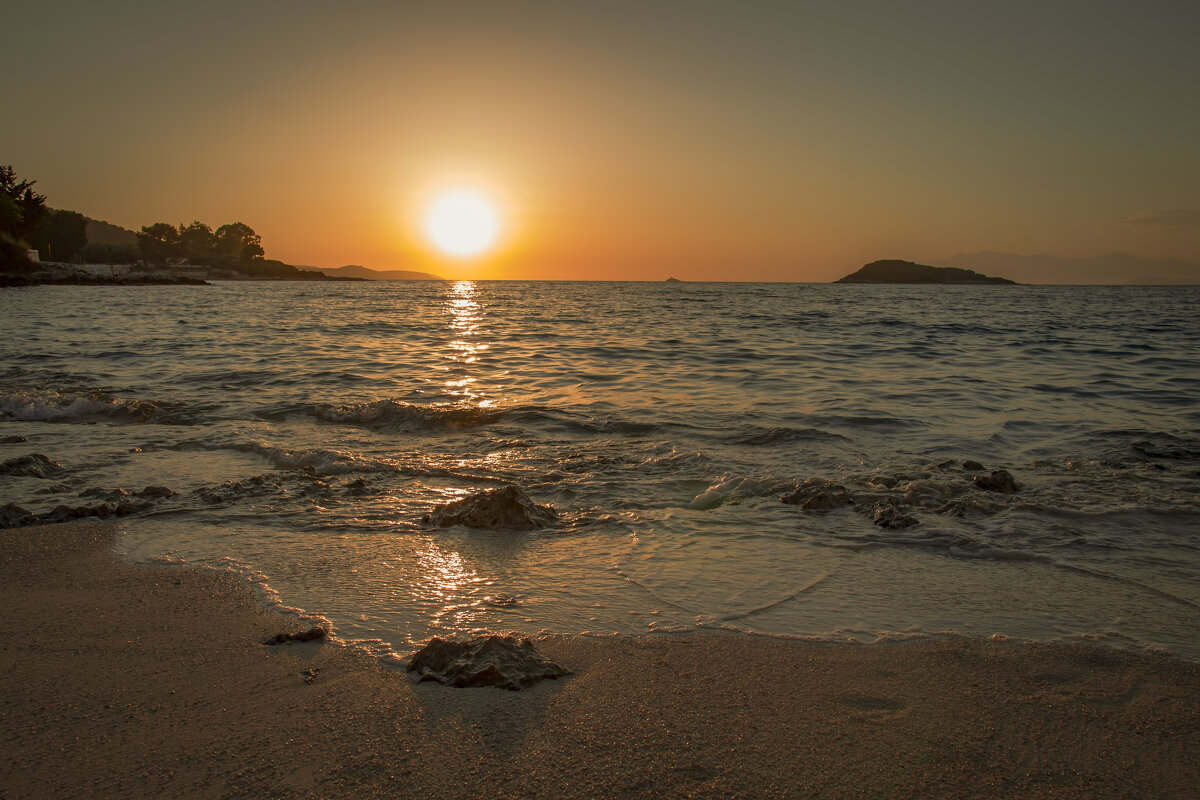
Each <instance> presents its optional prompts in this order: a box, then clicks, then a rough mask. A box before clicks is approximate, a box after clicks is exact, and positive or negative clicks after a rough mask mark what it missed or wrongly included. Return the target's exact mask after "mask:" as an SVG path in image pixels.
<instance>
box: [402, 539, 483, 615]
mask: <svg viewBox="0 0 1200 800" xmlns="http://www.w3.org/2000/svg"><path fill="white" fill-rule="evenodd" d="M415 556H416V560H417V570H418V573H419V574H420V575H421V576H422V578H423V580H422V583H421V586H420V587H417V588H416V591H417V593H418V594H419V595H421V596H422V599H423V600H424V602H425V603H427V604H428V605H430V606H432V607H434V610H433V612H432V615H431V616H432V621H433V624H434V626H435V627H439V628H444V629H450V630H465V629H469V628H471V627H472V625H471V623H472V621H473V620H474V618H475V616H476V614H477V612H478V609H479V606H480V604H481V603H482V599H483V598H482V597H481V596H479V595H480V591H481V590H482V589H483V588H484V587H486V586H487V585H488V584H489V583H490V581H488V580H486V579H485V578H483V577H482V576H480V575H479V573H477V572H476V571H475V570H473V569H469V568H468V567H467V565H466V562H464V561H463V557H462V556H461V555H460V554H459V553H457V552H455V551H454V550H446V549H443V548H441V547H438V546H437V545H436V544H435V543H434V542H433V541H432V540H429V541H426V542H425V544H424V546H422V547H420V548H418V549H417V551H416V553H415Z"/></svg>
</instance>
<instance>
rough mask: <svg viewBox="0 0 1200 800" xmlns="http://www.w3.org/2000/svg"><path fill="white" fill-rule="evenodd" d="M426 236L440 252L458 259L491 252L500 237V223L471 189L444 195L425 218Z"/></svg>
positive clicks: (439, 197) (435, 200) (489, 207)
mask: <svg viewBox="0 0 1200 800" xmlns="http://www.w3.org/2000/svg"><path fill="white" fill-rule="evenodd" d="M425 232H426V233H427V234H428V235H429V238H430V240H432V242H433V243H434V245H436V246H437V248H438V249H439V250H441V251H442V252H444V253H448V254H449V255H452V256H458V257H459V258H467V257H470V256H477V255H479V254H480V253H483V252H484V251H486V250H488V249H489V248H490V247H491V246H492V245H493V244H494V243H495V241H496V236H497V235H498V234H499V233H500V220H499V218H498V217H497V216H496V211H495V209H494V208H493V207H492V204H491V203H490V202H488V200H487V198H485V197H484V196H483V195H481V194H480V193H478V192H475V191H472V190H470V189H457V190H454V191H448V192H443V193H441V194H439V195H438V196H437V197H436V198H434V201H433V203H432V204H431V205H430V206H429V211H428V213H427V214H426V216H425Z"/></svg>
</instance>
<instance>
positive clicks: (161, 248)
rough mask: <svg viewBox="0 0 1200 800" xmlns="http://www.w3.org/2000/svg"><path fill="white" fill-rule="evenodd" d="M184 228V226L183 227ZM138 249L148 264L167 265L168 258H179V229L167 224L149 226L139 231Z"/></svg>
mask: <svg viewBox="0 0 1200 800" xmlns="http://www.w3.org/2000/svg"><path fill="white" fill-rule="evenodd" d="M181 227H182V226H181ZM137 240H138V247H139V248H141V250H142V258H143V259H144V260H145V261H146V263H147V264H166V263H167V259H168V258H179V255H180V253H181V252H182V250H181V248H180V245H179V229H178V228H176V227H175V226H174V225H168V224H167V223H165V222H156V223H154V224H153V225H147V226H146V227H144V228H142V229H141V230H140V231H138V234H137Z"/></svg>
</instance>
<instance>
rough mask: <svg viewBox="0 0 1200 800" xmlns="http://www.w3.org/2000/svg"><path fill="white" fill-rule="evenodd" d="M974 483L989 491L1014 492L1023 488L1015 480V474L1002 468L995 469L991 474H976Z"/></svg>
mask: <svg viewBox="0 0 1200 800" xmlns="http://www.w3.org/2000/svg"><path fill="white" fill-rule="evenodd" d="M974 483H975V485H976V486H978V487H979V488H980V489H987V490H988V491H989V492H1004V493H1005V494H1012V493H1013V492H1015V491H1017V490H1019V489H1020V488H1021V487H1020V485H1018V484H1017V482H1016V481H1015V480H1013V476H1012V475H1010V474H1008V472H1007V471H1006V470H1002V469H998V470H995V471H993V472H992V474H991V475H976V476H975V479H974Z"/></svg>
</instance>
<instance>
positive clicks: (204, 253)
mask: <svg viewBox="0 0 1200 800" xmlns="http://www.w3.org/2000/svg"><path fill="white" fill-rule="evenodd" d="M213 245H214V240H213V229H212V228H210V227H208V226H207V225H205V224H204V223H203V222H200V221H199V220H196V221H195V222H193V223H192V224H191V225H183V224H182V223H180V225H179V246H180V247H181V248H182V249H183V254H184V255H185V256H186V257H187V258H188V259H189V260H191V261H192V262H193V263H196V264H202V263H204V262H205V261H206V260H207V259H208V257H209V256H211V255H212V254H213Z"/></svg>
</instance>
